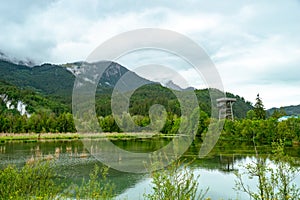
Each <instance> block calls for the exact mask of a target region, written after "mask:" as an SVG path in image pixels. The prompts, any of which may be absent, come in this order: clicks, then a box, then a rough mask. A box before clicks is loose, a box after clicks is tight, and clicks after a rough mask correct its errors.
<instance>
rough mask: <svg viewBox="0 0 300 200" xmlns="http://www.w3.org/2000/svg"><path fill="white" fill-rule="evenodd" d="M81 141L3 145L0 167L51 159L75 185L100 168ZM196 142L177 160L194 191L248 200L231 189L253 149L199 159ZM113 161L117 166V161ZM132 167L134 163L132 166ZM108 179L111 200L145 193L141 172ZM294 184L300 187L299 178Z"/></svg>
mask: <svg viewBox="0 0 300 200" xmlns="http://www.w3.org/2000/svg"><path fill="white" fill-rule="evenodd" d="M170 141H171V138H161V137H158V138H140V139H133V138H131V139H114V140H112V142H113V143H114V144H115V145H117V146H118V147H120V148H122V149H125V150H128V151H131V152H151V151H154V150H157V149H159V148H161V147H163V146H165V145H167V144H168V143H169V142H170ZM85 147H86V146H85V145H84V143H83V142H82V141H81V140H56V141H55V140H49V141H37V142H26V141H24V142H7V143H1V144H0V161H1V164H0V167H4V166H7V165H8V164H15V165H17V166H23V165H24V163H26V162H32V161H33V160H36V159H45V160H53V161H54V165H53V167H55V169H56V171H57V172H58V174H59V175H60V176H61V177H65V178H66V180H67V181H69V182H75V183H80V182H81V181H82V178H87V177H88V176H89V173H90V172H91V171H92V169H93V168H94V165H95V164H99V165H101V162H99V161H98V160H97V159H96V158H95V157H94V156H92V155H91V154H90V153H89V151H90V150H87V149H85ZM200 147H201V141H199V140H195V141H193V143H192V144H191V146H190V147H189V149H188V150H187V151H186V152H185V153H184V155H183V156H182V157H183V158H184V160H185V161H186V162H188V161H190V160H192V159H195V160H194V162H193V163H192V164H191V165H190V166H189V170H192V171H193V173H194V174H195V175H200V179H199V187H200V188H201V189H206V188H209V190H208V193H207V195H206V196H207V197H211V198H212V199H236V198H238V199H249V197H248V196H247V195H246V194H244V193H241V192H237V191H235V190H234V189H233V187H234V186H235V180H236V177H235V175H234V172H235V171H239V172H242V171H243V167H242V166H243V165H245V164H246V163H249V162H252V161H253V159H254V157H253V156H254V153H255V152H254V147H253V145H252V144H251V143H245V142H244V143H243V142H236V141H227V142H224V141H222V142H220V141H219V142H218V143H217V145H216V146H215V147H214V149H213V150H212V151H211V152H210V153H209V154H208V155H207V156H206V157H205V158H201V159H200V158H199V157H198V153H199V149H200ZM257 149H258V152H260V154H261V155H262V156H266V155H267V154H268V153H269V152H270V151H271V149H270V146H267V145H258V146H257ZM288 152H289V154H290V155H292V156H294V157H300V148H297V147H294V148H292V147H289V148H288ZM118 162H123V160H122V158H120V160H119V161H118ZM133 163H134V162H133ZM109 180H111V181H112V182H113V183H114V184H115V185H116V192H117V194H118V197H117V199H124V198H127V199H143V193H149V192H151V178H150V175H149V174H147V173H128V172H121V171H117V170H114V169H110V172H109ZM245 180H246V182H247V184H248V185H250V186H251V187H253V188H254V187H255V180H253V179H245ZM295 183H296V184H297V185H300V178H299V177H296V179H295Z"/></svg>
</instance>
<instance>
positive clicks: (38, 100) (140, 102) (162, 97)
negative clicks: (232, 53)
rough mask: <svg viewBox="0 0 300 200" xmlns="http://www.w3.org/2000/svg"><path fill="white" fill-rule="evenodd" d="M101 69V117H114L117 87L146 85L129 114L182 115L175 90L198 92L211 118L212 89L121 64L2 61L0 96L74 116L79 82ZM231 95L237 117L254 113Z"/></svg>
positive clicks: (33, 108)
mask: <svg viewBox="0 0 300 200" xmlns="http://www.w3.org/2000/svg"><path fill="white" fill-rule="evenodd" d="M107 66H108V67H107ZM105 67H107V68H105ZM101 69H102V70H104V69H105V70H104V71H103V74H102V77H101V78H100V80H99V82H98V86H97V91H96V95H95V98H96V111H97V114H98V115H101V116H106V115H109V114H111V101H110V100H111V94H112V91H113V89H114V88H115V86H116V84H117V83H118V85H119V86H120V88H121V89H122V88H123V89H126V90H127V91H128V92H129V91H130V90H133V89H135V84H134V83H140V84H143V85H144V86H142V87H140V88H138V89H137V90H135V91H134V92H133V94H132V96H131V97H130V108H129V111H130V113H131V114H134V115H138V114H139V115H148V112H149V108H150V107H151V106H152V105H153V104H161V105H163V106H165V107H166V110H167V112H171V113H175V114H178V115H180V104H179V102H178V100H177V98H176V95H175V94H174V91H172V90H171V89H170V88H172V89H174V90H175V91H176V92H191V91H194V92H195V93H196V96H197V98H198V102H199V106H200V109H201V110H203V111H204V112H206V113H208V114H209V115H210V112H211V99H210V94H209V90H208V89H203V90H194V88H188V89H182V88H180V87H179V86H177V85H176V84H175V83H173V82H169V83H168V87H170V88H168V87H164V86H162V85H161V84H159V83H155V82H151V81H149V80H147V79H145V78H142V77H140V76H138V75H137V74H135V73H134V72H132V71H129V70H128V69H126V68H125V67H123V66H121V65H120V64H118V63H115V62H107V61H105V62H97V63H86V62H74V63H67V64H62V65H53V64H49V63H46V64H42V65H36V66H33V67H28V66H27V65H24V64H16V63H14V62H11V61H8V60H0V74H1V77H0V81H1V84H2V86H3V87H0V95H5V97H6V98H7V100H9V101H11V102H18V101H20V102H22V103H23V104H24V105H27V108H28V109H29V110H28V112H29V113H32V112H37V111H41V110H52V112H54V113H61V112H66V111H67V112H71V103H72V91H73V85H74V81H75V78H76V77H78V76H81V75H82V73H85V72H86V71H85V70H91V71H90V72H91V73H90V74H89V75H88V76H86V77H84V78H85V79H86V81H89V82H94V81H95V76H94V75H96V73H99V72H97V71H99V70H100V71H101ZM123 77H126V78H123ZM120 80H121V81H120ZM118 81H119V82H118ZM6 86H7V87H6ZM11 91H12V92H11ZM123 91H124V90H123ZM227 95H229V96H230V97H234V98H237V102H236V103H235V104H234V106H233V109H234V114H235V116H236V117H238V118H242V117H245V115H246V112H247V111H248V110H250V109H252V106H251V104H250V103H249V102H246V101H245V100H244V99H243V98H242V97H239V96H237V95H233V94H230V93H228V94H227ZM2 100H3V99H2ZM4 104H7V101H6V103H5V102H2V107H4V106H5V105H4ZM23 104H22V105H23ZM48 105H50V106H48ZM15 106H18V105H17V104H16V105H15Z"/></svg>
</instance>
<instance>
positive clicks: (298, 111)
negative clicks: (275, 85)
mask: <svg viewBox="0 0 300 200" xmlns="http://www.w3.org/2000/svg"><path fill="white" fill-rule="evenodd" d="M275 110H281V111H284V112H285V113H286V115H300V105H292V106H284V107H280V108H271V109H268V110H267V112H268V114H269V115H272V114H273V113H274V111H275Z"/></svg>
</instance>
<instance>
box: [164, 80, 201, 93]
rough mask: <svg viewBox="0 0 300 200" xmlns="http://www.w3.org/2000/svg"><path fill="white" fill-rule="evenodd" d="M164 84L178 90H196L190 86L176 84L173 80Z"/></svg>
mask: <svg viewBox="0 0 300 200" xmlns="http://www.w3.org/2000/svg"><path fill="white" fill-rule="evenodd" d="M163 86H165V87H167V88H170V89H172V90H176V91H184V90H187V91H188V90H195V88H193V87H188V88H184V89H183V88H181V87H180V86H179V85H177V84H175V83H174V82H173V81H172V80H169V81H167V82H166V83H164V84H163Z"/></svg>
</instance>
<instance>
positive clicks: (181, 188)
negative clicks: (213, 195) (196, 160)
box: [144, 161, 208, 200]
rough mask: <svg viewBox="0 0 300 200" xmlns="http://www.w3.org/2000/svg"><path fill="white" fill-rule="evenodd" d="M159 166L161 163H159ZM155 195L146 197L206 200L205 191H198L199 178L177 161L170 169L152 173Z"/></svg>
mask: <svg viewBox="0 0 300 200" xmlns="http://www.w3.org/2000/svg"><path fill="white" fill-rule="evenodd" d="M158 165H159V163H158ZM152 179H153V180H152V184H153V193H152V194H147V195H144V197H145V199H149V200H186V199H190V200H195V199H199V200H201V199H204V196H205V194H206V193H207V191H208V189H207V190H205V191H202V190H200V191H199V190H198V187H199V183H198V180H199V176H197V177H195V176H194V174H193V172H192V170H190V169H188V165H187V164H185V165H182V163H181V162H180V161H175V162H174V163H173V164H171V165H169V166H168V167H166V168H164V169H162V170H159V171H154V172H152Z"/></svg>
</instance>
